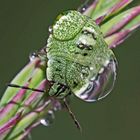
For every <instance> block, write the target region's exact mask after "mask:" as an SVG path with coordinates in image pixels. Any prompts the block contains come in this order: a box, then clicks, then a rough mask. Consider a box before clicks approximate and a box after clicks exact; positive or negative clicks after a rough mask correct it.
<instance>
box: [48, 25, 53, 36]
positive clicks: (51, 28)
mask: <svg viewBox="0 0 140 140" xmlns="http://www.w3.org/2000/svg"><path fill="white" fill-rule="evenodd" d="M52 32H53V27H52V26H49V33H51V34H52Z"/></svg>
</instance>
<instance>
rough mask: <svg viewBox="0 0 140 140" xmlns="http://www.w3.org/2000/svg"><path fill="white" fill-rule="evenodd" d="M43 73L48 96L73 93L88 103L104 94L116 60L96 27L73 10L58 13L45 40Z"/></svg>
mask: <svg viewBox="0 0 140 140" xmlns="http://www.w3.org/2000/svg"><path fill="white" fill-rule="evenodd" d="M46 51H47V58H48V67H47V69H46V76H47V79H48V80H49V81H52V82H53V83H54V84H53V86H52V87H51V89H50V91H49V95H50V96H57V97H58V98H64V97H65V96H67V95H68V94H70V93H73V94H74V95H76V96H77V97H79V98H80V99H82V100H84V101H87V102H92V101H96V100H99V99H101V98H103V97H105V96H106V95H107V94H108V93H110V91H111V90H112V88H113V85H114V81H115V78H116V63H115V62H116V60H115V56H114V54H113V52H112V50H111V49H109V48H108V46H107V44H106V42H105V41H104V38H103V35H102V33H101V31H100V28H99V26H98V25H96V23H95V22H94V21H93V20H92V19H91V18H89V17H87V16H85V15H82V14H81V13H79V12H77V11H68V12H65V13H64V14H63V15H60V16H59V17H58V19H57V21H56V23H55V24H54V25H53V26H52V30H51V33H50V36H49V38H48V41H47V47H46Z"/></svg>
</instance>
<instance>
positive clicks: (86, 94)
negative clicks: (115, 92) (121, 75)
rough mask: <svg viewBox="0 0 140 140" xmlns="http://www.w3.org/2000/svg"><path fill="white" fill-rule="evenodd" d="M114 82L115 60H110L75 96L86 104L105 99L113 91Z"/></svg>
mask: <svg viewBox="0 0 140 140" xmlns="http://www.w3.org/2000/svg"><path fill="white" fill-rule="evenodd" d="M115 80H116V60H115V59H110V60H109V61H108V64H106V66H104V67H103V68H101V70H100V71H99V73H98V74H97V75H96V76H95V77H93V78H91V79H90V81H89V85H88V86H87V88H86V89H85V90H83V91H82V92H81V93H77V94H75V95H76V96H77V97H79V98H80V99H82V100H84V101H87V102H94V101H97V100H100V99H102V98H104V97H106V96H107V95H108V94H109V93H110V92H111V91H112V89H113V87H114V83H115Z"/></svg>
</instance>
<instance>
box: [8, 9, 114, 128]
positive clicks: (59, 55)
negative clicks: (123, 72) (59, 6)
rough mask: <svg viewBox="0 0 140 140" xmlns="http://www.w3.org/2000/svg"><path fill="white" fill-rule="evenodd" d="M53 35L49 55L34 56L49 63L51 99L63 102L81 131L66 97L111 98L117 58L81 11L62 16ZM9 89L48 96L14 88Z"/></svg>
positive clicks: (43, 122) (48, 75)
mask: <svg viewBox="0 0 140 140" xmlns="http://www.w3.org/2000/svg"><path fill="white" fill-rule="evenodd" d="M49 31H50V35H49V38H48V40H47V45H46V47H45V52H43V54H42V53H41V52H38V53H37V54H34V55H35V57H36V55H37V57H38V56H40V58H43V60H44V58H45V61H46V62H47V68H46V79H47V80H48V81H49V82H50V83H52V84H51V88H50V89H49V91H48V94H49V96H52V97H56V98H57V99H60V100H63V103H64V105H65V108H66V109H67V110H68V112H69V113H70V115H71V117H72V119H73V120H74V122H75V124H76V126H77V127H78V128H79V129H80V130H81V127H80V124H79V122H78V121H77V120H76V117H75V116H74V114H73V113H72V111H71V110H70V108H69V106H68V104H67V101H66V98H65V97H66V96H67V95H70V94H74V95H75V96H77V97H78V98H80V99H82V100H83V101H86V102H94V101H97V100H100V99H102V98H104V97H105V96H106V95H108V94H109V93H110V92H111V90H112V89H113V86H114V82H115V79H116V58H115V55H114V53H113V51H112V50H111V49H110V48H109V47H108V45H107V44H106V42H105V41H104V38H103V35H102V33H101V31H100V28H99V26H98V25H97V24H96V23H95V22H94V21H93V19H91V18H89V17H87V16H85V15H82V14H81V13H79V12H77V11H73V10H71V11H67V12H65V13H63V14H61V15H59V16H58V18H57V20H56V22H55V24H54V25H53V26H52V28H50V29H49ZM46 58H47V59H46ZM9 86H11V87H16V88H25V89H30V90H34V91H37V92H45V91H43V90H39V89H33V88H28V87H24V86H18V85H14V84H9ZM45 122H46V121H45V120H44V119H43V120H42V121H41V123H42V124H45V125H46V124H47V123H45Z"/></svg>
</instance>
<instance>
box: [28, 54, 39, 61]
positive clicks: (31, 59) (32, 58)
mask: <svg viewBox="0 0 140 140" xmlns="http://www.w3.org/2000/svg"><path fill="white" fill-rule="evenodd" d="M37 57H38V54H37V53H35V52H33V53H31V54H30V55H29V59H30V61H34V59H35V58H37Z"/></svg>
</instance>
